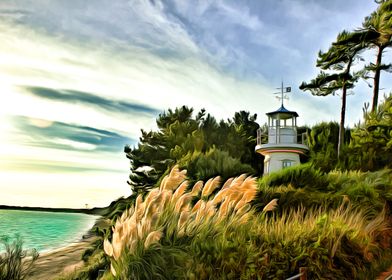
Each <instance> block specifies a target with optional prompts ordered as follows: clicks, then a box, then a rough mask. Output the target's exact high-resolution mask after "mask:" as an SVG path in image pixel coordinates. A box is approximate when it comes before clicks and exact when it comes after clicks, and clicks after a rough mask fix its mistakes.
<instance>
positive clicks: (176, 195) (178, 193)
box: [171, 181, 188, 203]
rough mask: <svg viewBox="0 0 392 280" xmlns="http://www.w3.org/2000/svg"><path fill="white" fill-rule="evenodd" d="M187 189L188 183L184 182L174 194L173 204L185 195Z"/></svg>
mask: <svg viewBox="0 0 392 280" xmlns="http://www.w3.org/2000/svg"><path fill="white" fill-rule="evenodd" d="M187 188H188V181H184V182H182V183H181V185H180V186H179V187H178V188H177V190H176V191H175V192H174V194H173V196H172V198H171V202H172V203H174V202H176V201H177V199H178V198H179V197H180V196H182V195H183V194H184V193H185V191H186V189H187Z"/></svg>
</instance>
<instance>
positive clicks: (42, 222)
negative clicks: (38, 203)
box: [0, 209, 97, 252]
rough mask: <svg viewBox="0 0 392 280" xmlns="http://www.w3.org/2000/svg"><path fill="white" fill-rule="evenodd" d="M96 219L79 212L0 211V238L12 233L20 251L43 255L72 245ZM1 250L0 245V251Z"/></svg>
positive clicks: (11, 235)
mask: <svg viewBox="0 0 392 280" xmlns="http://www.w3.org/2000/svg"><path fill="white" fill-rule="evenodd" d="M96 219H97V216H93V215H87V214H80V213H61V212H43V211H42V212H41V211H21V210H1V209H0V237H1V236H4V235H6V236H9V237H10V238H11V239H14V237H15V236H16V234H18V235H20V237H21V238H22V240H23V249H32V248H35V249H37V250H38V251H39V252H45V251H49V250H53V249H56V248H60V247H64V246H67V245H69V244H70V243H72V242H76V241H78V240H80V239H81V238H82V236H83V235H84V234H85V233H87V231H88V230H89V229H90V228H91V227H92V226H93V225H94V222H95V220H96ZM3 249H4V248H3V247H2V246H0V251H1V250H3Z"/></svg>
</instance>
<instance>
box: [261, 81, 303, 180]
mask: <svg viewBox="0 0 392 280" xmlns="http://www.w3.org/2000/svg"><path fill="white" fill-rule="evenodd" d="M279 89H281V92H278V93H277V94H281V96H280V97H279V98H280V99H281V101H282V103H281V107H280V108H279V109H278V110H276V111H273V112H269V113H267V116H268V143H266V144H262V139H263V136H265V133H264V131H262V130H261V129H259V130H258V131H257V145H256V148H255V151H256V152H257V153H259V154H262V155H263V156H264V175H266V174H270V173H271V172H275V171H278V170H281V169H283V168H286V167H289V166H294V165H298V164H300V163H301V162H300V158H299V156H300V155H301V154H305V153H306V152H308V151H309V148H308V146H307V145H306V144H305V141H306V133H303V134H302V135H298V133H297V117H298V114H297V112H294V111H289V110H287V109H286V108H285V107H284V106H283V100H284V99H285V98H287V96H285V95H284V94H285V93H287V92H290V91H291V88H290V87H286V88H284V87H283V83H282V87H281V88H279ZM298 138H300V141H298ZM298 142H299V143H298Z"/></svg>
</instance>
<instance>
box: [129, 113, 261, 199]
mask: <svg viewBox="0 0 392 280" xmlns="http://www.w3.org/2000/svg"><path fill="white" fill-rule="evenodd" d="M256 118H257V115H256V114H254V115H251V114H250V113H249V112H245V111H240V112H237V113H235V114H234V117H233V118H231V119H228V120H226V121H224V120H221V121H220V122H217V120H216V119H215V118H214V117H213V116H211V115H210V114H208V113H206V111H205V110H204V109H203V110H201V111H200V112H198V113H197V114H196V115H195V116H194V114H193V109H192V108H189V107H186V106H182V107H180V108H176V109H175V110H171V109H169V110H168V111H167V112H164V113H162V114H160V115H159V116H158V118H157V120H156V123H157V126H158V130H157V131H149V132H147V131H144V130H142V131H141V132H142V136H141V137H140V142H139V144H138V145H137V147H134V148H131V147H129V146H126V147H125V149H124V152H125V153H126V155H127V157H128V158H129V159H130V162H131V173H130V176H129V181H128V183H129V184H130V185H131V187H132V189H133V191H135V192H144V191H147V190H148V189H150V188H151V187H153V186H154V185H155V184H156V183H158V182H159V179H160V178H161V177H162V175H164V174H165V172H168V170H169V169H170V168H171V167H172V166H173V165H174V164H176V163H178V164H180V166H181V167H183V168H186V169H187V170H188V172H189V176H190V178H191V179H193V180H204V179H207V178H210V177H212V176H216V175H221V176H222V177H227V178H228V177H231V176H235V175H237V174H240V173H252V174H257V173H258V172H259V170H262V160H261V159H260V156H259V155H258V154H256V153H255V152H254V147H255V145H256V134H257V133H256V131H257V129H258V128H259V125H258V124H257V123H256ZM223 179H225V178H223Z"/></svg>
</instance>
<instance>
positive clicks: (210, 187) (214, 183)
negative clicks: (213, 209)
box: [201, 176, 220, 197]
mask: <svg viewBox="0 0 392 280" xmlns="http://www.w3.org/2000/svg"><path fill="white" fill-rule="evenodd" d="M219 183H220V177H219V176H218V177H215V178H213V179H212V178H211V179H209V180H208V181H207V183H206V184H205V186H204V188H203V192H202V193H201V196H204V197H207V196H209V195H210V194H211V193H212V192H213V191H214V190H215V189H216V188H217V187H218V185H219Z"/></svg>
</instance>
